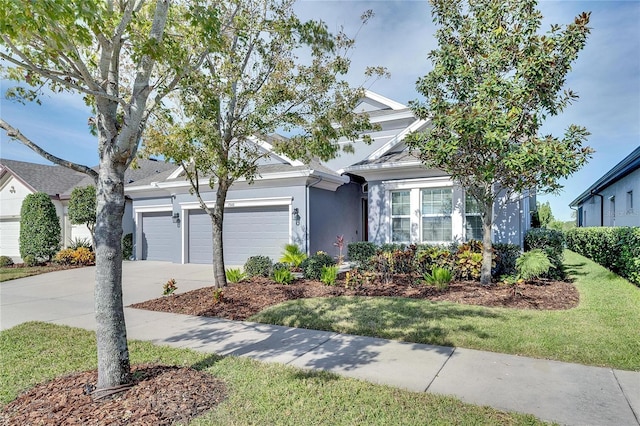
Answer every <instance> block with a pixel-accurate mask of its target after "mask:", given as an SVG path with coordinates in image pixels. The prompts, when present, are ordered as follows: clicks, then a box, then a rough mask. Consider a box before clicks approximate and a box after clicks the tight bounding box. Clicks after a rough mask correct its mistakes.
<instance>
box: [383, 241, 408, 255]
mask: <svg viewBox="0 0 640 426" xmlns="http://www.w3.org/2000/svg"><path fill="white" fill-rule="evenodd" d="M405 248H407V245H406V244H402V243H384V244H382V245H381V246H380V251H382V252H384V253H393V252H394V251H397V250H400V251H404V249H405Z"/></svg>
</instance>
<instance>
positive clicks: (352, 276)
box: [344, 268, 375, 289]
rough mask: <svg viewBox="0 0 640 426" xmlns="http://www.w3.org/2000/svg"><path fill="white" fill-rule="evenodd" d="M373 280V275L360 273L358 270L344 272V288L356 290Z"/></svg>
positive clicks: (364, 272) (366, 272) (367, 272)
mask: <svg viewBox="0 0 640 426" xmlns="http://www.w3.org/2000/svg"><path fill="white" fill-rule="evenodd" d="M374 279H375V274H374V273H373V272H369V271H361V270H360V269H358V268H354V269H351V270H350V271H347V272H345V275H344V286H345V288H352V289H357V288H360V287H362V286H363V285H369V284H370V283H372V282H373V280H374Z"/></svg>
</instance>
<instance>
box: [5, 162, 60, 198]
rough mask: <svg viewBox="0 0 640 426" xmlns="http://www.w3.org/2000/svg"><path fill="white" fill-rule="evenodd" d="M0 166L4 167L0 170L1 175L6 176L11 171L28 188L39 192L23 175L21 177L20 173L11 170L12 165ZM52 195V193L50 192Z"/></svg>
mask: <svg viewBox="0 0 640 426" xmlns="http://www.w3.org/2000/svg"><path fill="white" fill-rule="evenodd" d="M0 166H2V169H1V170H0V177H2V176H4V175H5V174H6V173H9V174H10V175H11V176H13V177H14V178H15V179H17V180H18V181H19V182H20V183H22V184H23V185H25V186H26V187H27V188H28V189H30V190H31V191H33V192H34V193H35V192H39V191H38V190H37V189H35V188H34V187H33V186H32V185H31V184H30V183H29V182H27V181H26V180H24V179H23V178H22V177H20V175H19V174H17V173H16V172H14V171H13V170H11V167H9V166H7V165H6V164H0ZM49 195H51V194H49Z"/></svg>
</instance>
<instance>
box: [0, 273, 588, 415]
mask: <svg viewBox="0 0 640 426" xmlns="http://www.w3.org/2000/svg"><path fill="white" fill-rule="evenodd" d="M178 287H179V283H178ZM213 290H214V288H213V287H207V288H202V289H198V290H194V291H190V292H187V293H182V294H173V295H170V296H165V297H161V298H158V299H154V300H149V301H146V302H142V303H137V304H135V305H132V307H134V308H139V309H148V310H154V311H164V312H173V313H181V314H189V315H198V316H215V317H220V318H228V319H233V320H245V319H247V318H249V317H250V316H252V315H253V314H256V313H258V312H260V311H262V310H263V309H265V308H267V307H269V306H273V305H276V304H278V303H282V302H284V301H287V300H293V299H301V298H310V297H335V296H384V297H408V298H413V299H428V300H433V301H449V302H456V303H462V304H470V305H481V306H499V307H507V308H515V309H538V310H559V309H570V308H573V307H575V306H577V305H578V301H579V295H578V291H577V290H576V288H575V287H574V286H573V284H571V283H568V282H562V281H543V280H540V281H537V282H533V283H526V284H519V285H518V286H517V287H516V288H514V287H511V286H507V285H491V286H482V285H480V284H479V283H477V282H467V281H461V282H453V283H451V284H450V285H449V288H448V289H446V290H437V289H435V288H434V287H431V286H426V285H424V284H420V283H416V281H415V278H412V277H409V276H396V277H395V278H394V280H393V282H389V283H384V282H382V281H380V280H375V281H373V282H370V283H367V284H365V285H361V286H360V287H358V288H356V289H354V288H345V286H344V281H343V280H340V281H338V282H337V284H336V286H326V285H324V284H323V283H321V282H319V281H312V280H297V281H295V282H294V283H292V284H290V285H281V284H276V283H274V282H273V281H271V280H269V279H266V278H253V279H251V280H249V281H245V282H241V283H236V284H233V283H230V284H229V285H228V286H227V287H226V288H225V289H224V291H223V298H222V300H221V301H219V302H214V299H213ZM133 371H134V378H135V386H133V387H132V388H131V389H129V390H127V391H125V392H123V393H121V394H118V395H117V396H115V397H113V398H111V399H107V400H104V401H94V400H93V399H92V397H91V396H90V395H88V394H86V391H85V388H86V387H87V384H95V383H96V382H97V372H96V371H91V372H84V373H76V374H73V375H69V376H66V377H61V378H57V379H55V380H53V381H50V382H48V383H44V384H40V385H38V386H36V387H34V388H32V389H31V390H29V391H28V392H27V393H25V394H23V395H21V396H20V397H18V398H17V399H16V400H14V401H13V402H11V403H10V404H9V405H7V406H6V407H5V408H4V409H3V410H2V413H1V414H0V424H7V425H23V424H24V425H26V424H38V425H39V424H44V425H50V424H52V425H53V424H55V425H169V424H172V423H175V422H188V420H189V419H191V418H193V417H195V416H197V415H199V414H202V413H203V412H205V411H208V410H211V409H213V408H215V407H216V406H217V405H218V404H219V403H220V402H221V401H222V400H223V399H224V398H225V395H226V388H225V385H224V383H223V382H222V381H220V380H218V379H216V378H214V377H213V376H211V375H209V374H206V373H204V372H200V371H197V370H194V369H191V368H180V367H166V366H138V367H135V368H134V369H133Z"/></svg>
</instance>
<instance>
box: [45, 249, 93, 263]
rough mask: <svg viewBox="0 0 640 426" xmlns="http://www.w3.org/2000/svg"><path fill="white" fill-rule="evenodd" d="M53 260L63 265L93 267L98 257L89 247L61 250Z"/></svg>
mask: <svg viewBox="0 0 640 426" xmlns="http://www.w3.org/2000/svg"><path fill="white" fill-rule="evenodd" d="M53 260H54V261H55V262H57V263H60V264H62V265H84V266H87V265H93V264H94V263H95V262H96V255H95V253H94V252H92V251H91V250H90V249H88V248H87V247H78V248H77V249H75V250H74V249H72V248H66V249H63V250H60V251H59V252H58V253H57V254H56V255H55V257H54V258H53Z"/></svg>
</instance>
